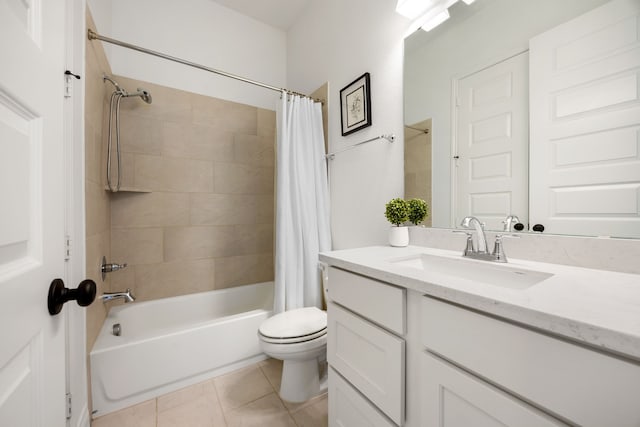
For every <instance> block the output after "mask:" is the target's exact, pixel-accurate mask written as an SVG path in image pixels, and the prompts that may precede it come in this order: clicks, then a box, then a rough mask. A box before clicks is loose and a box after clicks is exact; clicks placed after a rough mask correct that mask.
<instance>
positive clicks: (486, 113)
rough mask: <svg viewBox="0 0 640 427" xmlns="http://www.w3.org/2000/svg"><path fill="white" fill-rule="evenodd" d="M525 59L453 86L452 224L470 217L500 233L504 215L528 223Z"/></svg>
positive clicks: (524, 55) (514, 59)
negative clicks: (454, 150) (454, 142)
mask: <svg viewBox="0 0 640 427" xmlns="http://www.w3.org/2000/svg"><path fill="white" fill-rule="evenodd" d="M528 65H529V64H528V54H527V53H526V52H524V53H521V54H519V55H516V56H513V57H511V58H509V59H506V60H504V61H502V62H500V63H498V64H495V65H493V66H491V67H488V68H485V69H483V70H480V71H478V72H476V73H474V74H471V75H469V76H467V77H464V78H462V79H460V80H459V81H458V82H457V97H458V99H457V105H456V144H457V147H456V155H457V156H458V159H457V160H456V161H455V164H456V167H455V171H456V172H455V173H456V177H455V182H456V187H455V197H454V203H455V209H454V212H455V218H454V221H455V225H456V226H457V225H458V224H460V222H461V221H462V219H463V218H464V217H465V216H469V215H471V216H475V217H477V218H478V219H479V220H480V221H481V222H484V223H485V224H486V228H487V229H488V230H502V227H503V225H502V221H503V220H504V219H505V217H506V216H507V215H517V216H518V218H519V219H520V221H521V222H522V223H523V224H527V216H528V215H527V213H528V180H527V176H528V160H529V159H528V146H529V127H528V120H529V109H528V105H529V99H528Z"/></svg>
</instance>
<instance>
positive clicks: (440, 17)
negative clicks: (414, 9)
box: [420, 9, 449, 31]
mask: <svg viewBox="0 0 640 427" xmlns="http://www.w3.org/2000/svg"><path fill="white" fill-rule="evenodd" d="M447 19H449V11H448V10H447V9H445V10H443V11H442V12H440V13H438V14H437V15H435V16H434V17H433V18H430V19H428V20H427V21H426V22H425V23H424V24H422V25H421V26H420V28H422V29H423V30H425V31H431V30H433V29H434V28H435V27H437V26H438V25H440V24H442V23H443V22H444V21H446V20H447Z"/></svg>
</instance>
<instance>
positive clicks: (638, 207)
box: [530, 0, 640, 237]
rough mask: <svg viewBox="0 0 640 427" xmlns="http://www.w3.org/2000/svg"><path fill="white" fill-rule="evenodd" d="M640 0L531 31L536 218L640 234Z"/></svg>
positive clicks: (550, 224) (562, 226)
mask: <svg viewBox="0 0 640 427" xmlns="http://www.w3.org/2000/svg"><path fill="white" fill-rule="evenodd" d="M639 19H640V2H639V1H638V0H614V1H611V2H609V3H607V4H605V5H603V6H601V7H599V8H597V9H594V10H592V11H591V12H588V13H586V14H584V15H582V16H580V17H578V18H576V19H573V20H571V21H569V22H567V23H564V24H562V25H560V26H558V27H556V28H554V29H552V30H550V31H547V32H545V33H543V34H541V35H539V36H537V37H535V38H533V39H531V41H530V58H531V68H530V82H531V153H530V155H531V183H532V185H531V202H530V205H531V210H530V212H531V213H530V215H531V222H532V223H540V224H542V225H544V227H545V232H550V233H554V232H559V233H563V234H581V235H585V234H586V235H595V236H627V237H640V88H639V86H640V81H639V80H640V36H639V34H640V28H639V26H640V24H639V23H640V20H639Z"/></svg>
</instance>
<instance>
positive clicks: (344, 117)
mask: <svg viewBox="0 0 640 427" xmlns="http://www.w3.org/2000/svg"><path fill="white" fill-rule="evenodd" d="M340 119H341V121H342V136H346V135H349V134H351V133H353V132H357V131H359V130H361V129H363V128H366V127H367V126H371V78H370V76H369V73H364V74H363V75H361V76H360V77H358V78H357V79H355V80H354V81H353V82H351V83H349V84H348V85H347V86H345V87H344V88H343V89H342V90H341V91H340Z"/></svg>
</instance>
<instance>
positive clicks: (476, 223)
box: [460, 216, 488, 254]
mask: <svg viewBox="0 0 640 427" xmlns="http://www.w3.org/2000/svg"><path fill="white" fill-rule="evenodd" d="M460 225H461V226H462V227H464V228H471V226H473V227H475V230H476V236H477V242H478V244H477V246H476V247H475V248H474V250H473V252H475V253H478V254H486V253H488V250H487V238H486V237H485V235H484V224H483V223H481V222H480V220H479V219H478V218H476V217H475V216H466V217H464V219H463V220H462V222H461V223H460Z"/></svg>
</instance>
